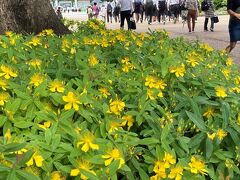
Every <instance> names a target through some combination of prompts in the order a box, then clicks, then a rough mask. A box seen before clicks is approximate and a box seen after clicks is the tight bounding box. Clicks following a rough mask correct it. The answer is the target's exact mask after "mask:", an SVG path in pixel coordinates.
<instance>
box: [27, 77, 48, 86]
mask: <svg viewBox="0 0 240 180" xmlns="http://www.w3.org/2000/svg"><path fill="white" fill-rule="evenodd" d="M44 80H45V76H43V75H41V74H34V75H33V76H32V77H31V78H30V82H29V84H33V85H34V86H35V87H38V86H39V85H40V84H42V82H43V81H44Z"/></svg>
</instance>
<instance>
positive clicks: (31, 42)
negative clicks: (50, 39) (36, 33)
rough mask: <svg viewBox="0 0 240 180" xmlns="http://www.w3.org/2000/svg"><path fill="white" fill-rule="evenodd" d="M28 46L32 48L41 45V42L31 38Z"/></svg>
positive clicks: (36, 38)
mask: <svg viewBox="0 0 240 180" xmlns="http://www.w3.org/2000/svg"><path fill="white" fill-rule="evenodd" d="M28 44H29V45H33V46H37V45H42V43H41V40H40V39H39V38H38V37H33V38H32V40H31V41H30V42H29V43H28Z"/></svg>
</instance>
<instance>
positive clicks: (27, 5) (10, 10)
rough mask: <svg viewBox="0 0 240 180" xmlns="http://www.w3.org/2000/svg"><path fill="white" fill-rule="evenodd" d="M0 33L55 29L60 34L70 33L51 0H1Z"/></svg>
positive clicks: (37, 31) (35, 31) (36, 31)
mask: <svg viewBox="0 0 240 180" xmlns="http://www.w3.org/2000/svg"><path fill="white" fill-rule="evenodd" d="M0 17H1V20H0V34H3V33H4V32H5V31H14V32H17V33H35V34H36V33H39V32H41V31H42V30H44V29H53V30H54V32H55V33H56V34H58V35H61V34H67V33H70V31H69V30H68V29H67V27H66V26H64V24H63V23H62V22H61V20H60V19H58V17H57V15H56V13H55V12H54V10H53V8H52V6H51V4H50V0H0Z"/></svg>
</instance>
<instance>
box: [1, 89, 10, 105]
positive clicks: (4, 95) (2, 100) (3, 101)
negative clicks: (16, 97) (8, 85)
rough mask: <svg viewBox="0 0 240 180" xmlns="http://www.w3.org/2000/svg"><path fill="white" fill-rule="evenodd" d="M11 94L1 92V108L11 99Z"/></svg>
mask: <svg viewBox="0 0 240 180" xmlns="http://www.w3.org/2000/svg"><path fill="white" fill-rule="evenodd" d="M9 97H10V96H9V94H8V93H5V92H0V106H3V105H4V104H5V102H7V100H8V99H9Z"/></svg>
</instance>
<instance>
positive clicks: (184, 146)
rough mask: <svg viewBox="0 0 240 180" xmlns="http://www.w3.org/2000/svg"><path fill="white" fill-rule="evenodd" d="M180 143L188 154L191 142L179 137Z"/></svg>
mask: <svg viewBox="0 0 240 180" xmlns="http://www.w3.org/2000/svg"><path fill="white" fill-rule="evenodd" d="M178 142H179V145H180V146H181V148H183V149H184V150H185V151H186V153H189V147H188V142H189V140H186V138H185V137H179V138H178Z"/></svg>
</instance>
